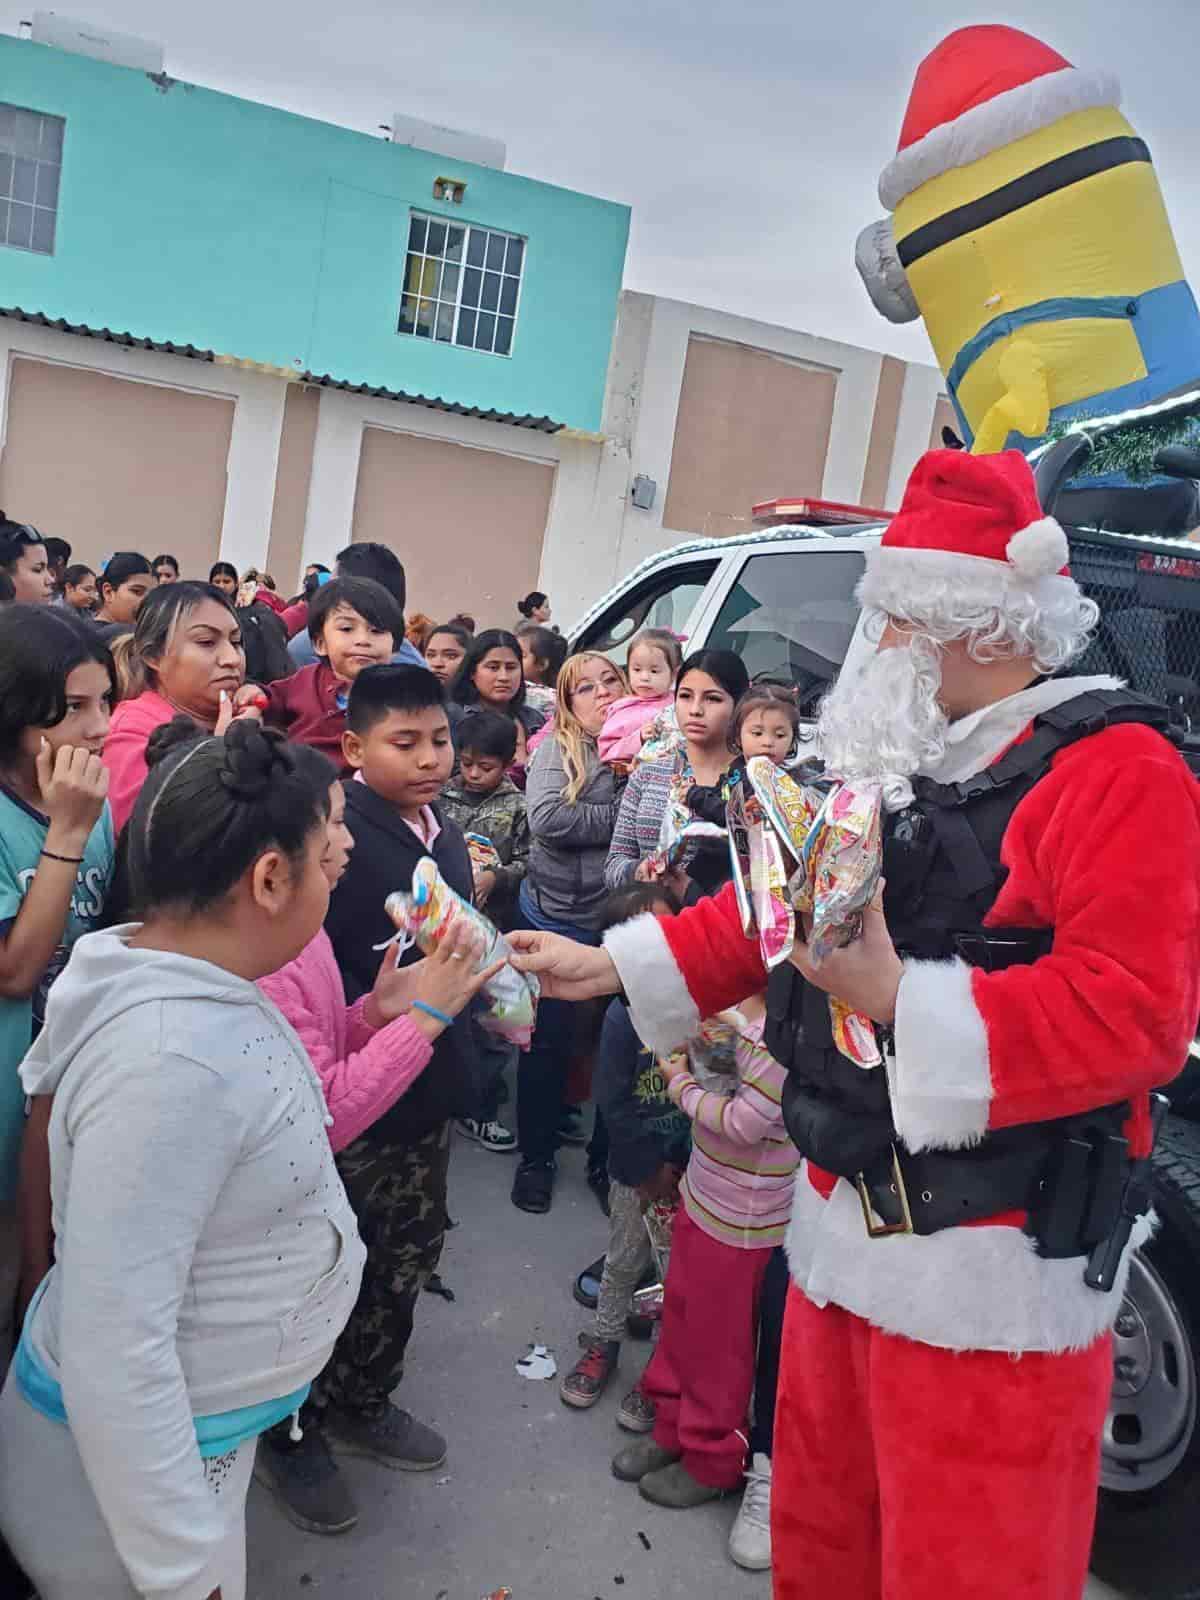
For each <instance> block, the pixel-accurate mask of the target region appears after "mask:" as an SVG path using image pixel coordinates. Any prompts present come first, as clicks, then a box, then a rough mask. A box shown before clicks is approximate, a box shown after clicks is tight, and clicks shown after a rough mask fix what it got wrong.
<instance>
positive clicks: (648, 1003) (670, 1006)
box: [604, 912, 700, 1055]
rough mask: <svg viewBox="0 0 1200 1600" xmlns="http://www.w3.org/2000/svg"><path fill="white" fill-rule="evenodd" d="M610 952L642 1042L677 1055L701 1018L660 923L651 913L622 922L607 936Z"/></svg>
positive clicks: (661, 1053)
mask: <svg viewBox="0 0 1200 1600" xmlns="http://www.w3.org/2000/svg"><path fill="white" fill-rule="evenodd" d="M604 948H605V949H606V950H607V951H608V953H609V955H610V956H611V957H612V962H613V965H614V966H615V967H616V969H617V975H618V977H619V978H620V980H621V986H622V987H623V989H624V990H625V994H626V997H627V998H628V1000H629V1016H630V1020H631V1021H632V1023H633V1026H634V1028H635V1029H636V1031H637V1035H638V1037H639V1038H640V1039H641V1040H642V1042H643V1044H645V1045H646V1046H647V1047H648V1048H649V1049H651V1050H653V1051H655V1053H656V1054H658V1055H667V1054H668V1053H669V1052H670V1051H672V1050H677V1049H678V1048H679V1046H680V1045H681V1044H683V1043H684V1041H685V1040H686V1039H689V1038H690V1037H691V1036H692V1034H694V1033H695V1031H696V1029H697V1028H698V1027H699V1026H700V1013H699V1011H697V1009H696V1004H695V1001H694V1000H693V999H692V997H691V995H690V994H689V993H688V988H687V984H686V983H684V981H683V974H682V973H681V972H680V970H679V968H678V967H677V966H676V965H675V958H674V956H673V955H672V954H671V947H670V945H669V944H668V943H667V941H666V938H665V937H664V935H663V931H662V928H661V926H660V925H659V921H658V918H657V917H655V916H652V915H651V914H650V913H649V912H646V913H644V914H643V915H642V916H640V917H634V918H633V919H632V920H631V921H629V922H620V923H618V924H617V926H616V927H615V928H610V929H609V930H608V932H607V933H606V934H605V935H604Z"/></svg>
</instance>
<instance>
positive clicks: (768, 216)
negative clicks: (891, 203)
mask: <svg viewBox="0 0 1200 1600" xmlns="http://www.w3.org/2000/svg"><path fill="white" fill-rule="evenodd" d="M59 9H61V10H62V11H64V12H65V13H66V14H68V15H71V16H81V17H84V18H86V19H87V20H89V21H95V22H99V23H104V24H107V25H108V26H109V27H112V28H118V29H121V30H122V31H124V32H126V33H135V34H140V35H142V36H144V37H149V38H153V39H157V40H160V41H161V42H162V43H164V44H165V46H166V65H167V71H168V72H170V73H171V74H172V75H173V76H175V77H179V78H185V79H188V80H190V81H192V82H195V83H201V84H205V85H207V86H209V87H211V88H214V89H221V90H225V91H228V92H229V93H232V94H239V95H244V96H246V97H248V98H250V99H254V100H261V101H266V102H268V103H270V104H272V105H278V106H284V107H287V108H288V109H289V110H292V111H298V112H301V113H303V114H305V115H307V116H311V117H319V118H323V119H325V120H327V121H330V122H337V123H342V124H344V125H346V126H349V127H354V128H359V129H361V130H363V131H364V132H374V131H375V130H376V128H377V126H378V125H379V124H380V123H386V122H388V121H389V120H390V117H391V114H392V113H393V112H394V111H405V112H407V113H409V114H411V115H414V116H418V117H424V118H427V119H429V120H431V121H435V122H441V123H446V124H449V125H451V126H453V127H460V128H465V129H469V130H471V131H474V132H479V133H487V134H492V135H495V136H497V137H499V138H501V139H503V140H505V141H506V142H507V145H508V168H509V170H510V171H512V172H519V173H524V174H526V175H528V176H529V177H533V178H541V179H544V180H546V181H548V182H552V183H559V184H565V185H567V186H568V187H570V188H574V189H582V190H586V191H588V192H590V193H593V194H598V195H604V196H607V197H609V198H611V199H615V200H622V201H625V202H626V203H628V204H629V205H631V206H632V207H633V228H632V234H631V238H630V247H629V258H628V262H627V265H626V272H625V282H626V286H627V287H629V288H634V289H642V290H646V291H648V292H650V293H653V294H661V295H671V296H674V297H676V298H678V299H683V300H694V301H699V302H701V303H703V304H707V305H714V306H719V307H721V308H723V309H725V310H728V311H734V312H739V313H741V314H744V315H747V316H755V317H761V318H764V319H765V320H767V321H771V322H779V323H784V324H786V325H788V326H792V327H800V328H804V329H807V330H809V331H810V332H812V333H816V334H822V335H826V336H828V337H833V338H840V339H846V340H849V341H851V342H853V343H858V344H865V345H870V346H873V347H875V348H878V349H886V350H891V351H894V352H895V353H896V354H899V355H903V356H907V357H909V358H915V359H921V360H929V359H931V353H930V350H929V346H928V343H927V341H926V339H925V335H924V332H923V330H922V328H921V326H920V324H916V325H913V326H911V327H908V328H894V327H892V326H891V325H890V324H888V323H886V322H884V321H883V319H882V318H880V317H878V316H877V315H876V313H875V312H874V310H873V309H872V307H871V305H870V303H869V301H868V300H867V298H866V294H865V291H864V290H863V289H862V286H861V284H860V283H859V280H858V276H857V274H856V273H855V271H854V265H853V253H854V240H855V237H856V235H857V233H858V231H859V229H860V227H861V226H862V225H863V224H864V223H866V222H869V221H871V220H873V219H874V218H875V217H877V216H878V215H879V214H880V208H879V203H878V200H877V198H876V194H875V185H876V181H877V178H878V175H879V171H880V169H881V168H882V167H883V166H884V164H885V163H886V162H887V160H888V158H889V156H890V155H891V154H892V152H893V150H894V148H895V142H896V136H897V134H898V131H899V127H900V121H901V118H902V116H903V112H904V106H905V103H906V101H907V98H908V92H909V89H910V87H911V83H912V76H913V72H914V70H915V68H916V66H917V63H918V61H919V60H920V58H921V56H922V55H923V54H924V53H925V52H926V51H927V50H928V49H929V48H931V46H933V45H934V44H936V42H937V41H938V39H940V38H941V37H942V35H943V34H944V33H945V32H947V31H949V29H950V28H952V27H955V26H958V25H960V24H963V23H967V22H996V21H1004V22H1009V23H1012V24H1014V25H1016V26H1018V27H1023V28H1026V29H1027V30H1028V31H1029V32H1031V33H1035V34H1037V35H1039V36H1040V37H1042V38H1044V39H1045V40H1046V41H1047V42H1048V43H1050V44H1052V45H1053V46H1055V48H1056V49H1058V50H1059V51H1060V52H1061V53H1062V54H1063V55H1065V56H1067V57H1068V58H1069V59H1070V60H1072V61H1074V62H1075V63H1076V64H1078V65H1081V66H1090V67H1104V68H1108V69H1110V70H1114V71H1116V72H1118V73H1119V74H1120V76H1121V79H1122V87H1123V90H1124V110H1125V112H1126V115H1127V116H1128V117H1129V118H1130V120H1131V122H1132V123H1133V124H1134V126H1135V128H1136V129H1137V131H1138V132H1139V133H1140V134H1141V135H1142V137H1143V138H1145V139H1146V140H1147V142H1148V143H1149V145H1150V149H1151V152H1152V154H1153V156H1154V160H1155V164H1156V166H1157V169H1158V173H1159V177H1160V180H1161V182H1162V184H1163V187H1164V189H1165V191H1166V196H1167V205H1168V208H1169V210H1170V213H1171V217H1172V220H1173V222H1174V226H1175V232H1176V236H1177V238H1178V240H1179V244H1180V248H1181V251H1182V254H1183V258H1184V264H1185V267H1187V269H1188V270H1189V273H1190V275H1191V276H1192V280H1193V285H1194V286H1195V285H1196V283H1197V281H1198V280H1200V160H1198V156H1200V93H1198V92H1197V85H1198V83H1200V3H1198V0H1141V3H1140V4H1137V5H1131V4H1130V3H1129V0H1057V3H1055V4H1053V5H1045V4H1043V5H1040V6H1035V5H1032V4H1028V3H1022V0H1013V3H1009V4H1008V5H1006V6H1004V7H1000V6H995V5H983V4H979V3H977V0H959V3H958V4H957V5H955V6H951V7H946V6H944V5H936V4H934V3H932V0H907V4H897V3H896V0H842V3H840V4H838V3H835V0H736V3H731V0H724V4H720V5H718V4H716V3H715V0H701V4H699V5H697V4H695V3H685V0H604V3H600V0H565V3H564V0H503V3H497V0H440V3H439V4H436V5H434V4H430V3H428V0H426V3H425V4H422V5H413V6H408V5H402V4H395V3H385V0H340V3H339V4H337V5H333V4H330V5H319V4H317V3H316V0H249V3H247V0H204V4H202V5H198V4H196V0H186V3H184V0H73V3H71V0H68V3H66V4H64V5H62V6H61V7H60V8H59ZM29 15H31V11H30V9H29V6H28V4H27V0H20V3H18V4H13V0H0V28H3V29H4V31H7V32H12V33H15V32H16V31H17V24H18V21H19V20H20V18H21V17H23V16H29Z"/></svg>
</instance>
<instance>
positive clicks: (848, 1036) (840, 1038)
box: [729, 756, 882, 1067]
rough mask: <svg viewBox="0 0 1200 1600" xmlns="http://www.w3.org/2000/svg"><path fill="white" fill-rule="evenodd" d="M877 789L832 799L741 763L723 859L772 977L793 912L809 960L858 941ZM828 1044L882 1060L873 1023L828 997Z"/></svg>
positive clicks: (765, 765) (871, 874)
mask: <svg viewBox="0 0 1200 1600" xmlns="http://www.w3.org/2000/svg"><path fill="white" fill-rule="evenodd" d="M880 810H881V805H880V793H879V787H878V785H871V784H857V785H852V784H841V785H839V786H838V787H837V788H835V789H834V790H832V791H831V792H830V793H829V794H827V795H823V794H822V793H821V792H820V791H819V790H816V789H812V788H806V787H804V786H802V785H800V784H797V783H796V782H795V781H794V780H793V779H792V778H789V777H788V776H787V774H786V773H783V772H780V771H779V769H778V768H777V767H776V766H775V765H774V763H773V762H771V761H770V760H769V759H768V758H767V757H766V756H756V757H755V758H754V759H753V760H752V761H749V762H747V764H746V777H745V780H744V781H743V783H742V784H741V785H740V791H739V792H738V793H736V794H735V795H734V796H732V797H731V801H730V808H729V832H730V854H731V857H732V860H733V871H734V884H735V886H736V892H737V896H738V906H739V909H740V910H741V913H742V926H743V928H744V929H745V931H746V933H747V935H749V934H750V933H751V932H752V931H757V934H758V941H759V948H760V949H761V951H762V955H763V962H764V964H765V965H766V967H767V968H768V970H770V969H771V968H773V967H777V966H778V965H779V964H780V963H781V962H783V961H786V960H787V958H788V956H789V955H790V953H791V949H792V944H793V942H794V940H795V936H796V920H795V919H796V913H797V912H800V913H802V914H804V915H806V916H808V917H809V918H810V921H811V927H810V930H809V933H808V947H809V952H810V954H811V956H812V959H813V961H814V963H819V962H820V961H822V960H823V959H824V958H825V957H826V956H827V955H828V954H829V952H830V951H831V950H834V949H837V948H838V947H839V946H841V945H843V944H846V943H848V942H849V941H850V940H851V939H853V938H855V937H856V936H857V932H858V929H859V928H860V927H861V917H862V913H863V911H864V910H865V908H866V907H867V906H868V905H869V904H870V902H871V898H872V896H873V895H874V893H875V890H876V888H877V886H878V883H879V872H880V865H881V860H882V844H881V828H880ZM829 1015H830V1022H831V1026H832V1031H833V1038H834V1043H835V1044H836V1046H837V1048H838V1050H839V1051H840V1052H841V1054H842V1055H844V1056H846V1057H847V1059H848V1060H850V1061H853V1062H855V1063H856V1064H857V1065H858V1066H860V1067H874V1066H878V1065H879V1063H880V1061H881V1059H882V1057H881V1056H880V1053H879V1046H878V1043H877V1041H876V1037H875V1028H874V1024H873V1023H872V1022H871V1020H870V1018H868V1017H865V1016H862V1015H861V1014H860V1013H858V1012H856V1011H852V1010H851V1009H850V1008H849V1007H848V1006H846V1005H845V1004H844V1003H843V1002H842V1001H840V1000H838V999H837V998H836V996H833V995H831V996H830V997H829Z"/></svg>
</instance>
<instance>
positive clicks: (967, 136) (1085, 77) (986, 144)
mask: <svg viewBox="0 0 1200 1600" xmlns="http://www.w3.org/2000/svg"><path fill="white" fill-rule="evenodd" d="M1120 104H1121V85H1120V83H1119V82H1118V80H1117V79H1116V78H1115V77H1114V76H1113V75H1112V73H1110V72H1085V71H1081V70H1080V69H1079V68H1078V67H1062V68H1060V69H1059V71H1057V72H1047V73H1043V74H1042V76H1041V77H1039V78H1033V79H1031V80H1030V81H1029V82H1028V83H1022V84H1019V85H1018V86H1017V88H1015V89H1006V90H1005V91H1004V93H1003V94H997V95H993V96H992V98H991V99H990V100H985V101H984V102H983V104H982V105H978V106H972V107H971V109H970V110H969V111H964V112H963V114H962V115H961V116H960V117H955V119H954V121H953V122H943V123H941V124H940V125H939V126H938V127H936V128H931V129H930V130H929V132H928V133H927V134H926V135H925V137H924V138H923V139H918V140H917V142H916V143H915V144H910V145H909V146H908V148H907V149H905V150H901V151H899V152H898V154H897V155H896V156H895V157H894V159H893V160H892V161H890V162H889V163H888V165H887V166H886V167H884V169H883V172H882V174H881V175H880V179H879V199H880V202H881V203H882V204H883V205H884V206H885V207H886V209H887V210H888V211H894V210H895V209H896V207H897V206H898V205H899V204H900V202H901V200H903V199H904V197H905V195H907V194H911V193H912V192H913V190H914V189H919V188H920V187H921V185H922V184H923V183H928V182H929V181H930V180H931V179H932V178H940V177H941V175H942V174H943V173H944V172H949V171H950V170H951V168H952V167H969V166H970V165H971V163H972V162H973V161H981V160H982V159H983V157H984V156H988V155H991V153H992V152H993V150H1000V149H1003V147H1004V146H1005V145H1008V144H1014V143H1015V142H1016V141H1017V140H1018V139H1023V138H1025V136H1026V135H1027V134H1030V133H1037V132H1038V130H1039V129H1041V128H1048V127H1049V126H1050V124H1051V123H1053V122H1058V121H1059V120H1060V119H1061V118H1062V117H1068V116H1070V115H1071V114H1072V113H1073V112H1076V111H1090V110H1092V109H1093V108H1094V107H1096V106H1113V107H1116V106H1119V105H1120Z"/></svg>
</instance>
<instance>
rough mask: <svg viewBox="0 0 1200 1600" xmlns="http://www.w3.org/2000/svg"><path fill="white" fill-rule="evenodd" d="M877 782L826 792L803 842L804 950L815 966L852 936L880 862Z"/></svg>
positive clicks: (876, 884) (871, 894)
mask: <svg viewBox="0 0 1200 1600" xmlns="http://www.w3.org/2000/svg"><path fill="white" fill-rule="evenodd" d="M882 809H883V808H882V795H881V791H880V787H879V785H878V784H877V783H843V784H841V785H839V787H838V788H836V789H835V790H834V791H833V793H832V794H831V795H830V796H829V798H828V800H827V801H826V802H825V805H824V807H823V808H822V811H821V815H820V816H819V817H818V819H817V823H816V825H815V827H813V828H812V829H810V831H809V835H808V838H807V840H806V841H805V845H804V864H805V866H806V867H807V869H808V879H809V883H810V885H811V887H812V930H811V932H810V934H809V937H808V953H809V956H810V958H811V960H812V962H813V965H814V966H820V964H821V962H822V961H824V960H825V958H826V957H827V956H828V955H829V954H830V952H831V951H833V950H837V949H839V948H840V947H841V946H842V945H845V944H848V943H849V942H850V941H851V940H852V939H854V938H856V937H857V935H858V933H859V931H860V930H861V926H862V914H863V912H864V911H865V910H866V908H867V907H868V906H869V905H870V903H871V901H872V900H873V899H874V898H875V891H876V889H877V888H878V887H879V875H880V871H881V869H882V863H883V844H882V824H881V815H882Z"/></svg>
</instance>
